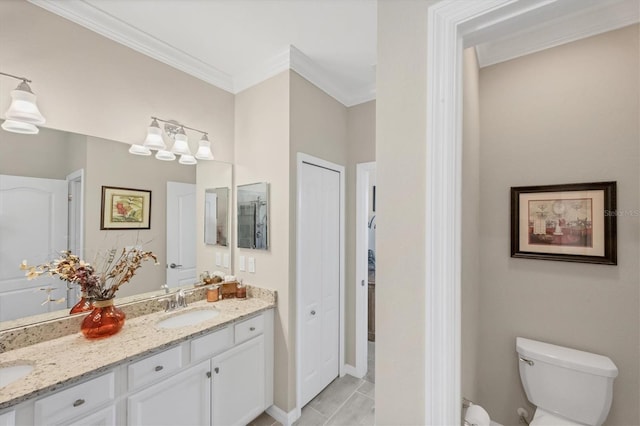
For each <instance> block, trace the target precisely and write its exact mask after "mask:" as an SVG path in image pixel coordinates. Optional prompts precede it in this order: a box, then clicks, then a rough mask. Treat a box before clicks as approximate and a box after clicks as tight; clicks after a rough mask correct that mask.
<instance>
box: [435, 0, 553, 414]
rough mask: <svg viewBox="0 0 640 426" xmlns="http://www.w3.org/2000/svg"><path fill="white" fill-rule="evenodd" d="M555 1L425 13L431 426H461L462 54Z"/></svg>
mask: <svg viewBox="0 0 640 426" xmlns="http://www.w3.org/2000/svg"><path fill="white" fill-rule="evenodd" d="M557 1H559V0H483V1H477V2H460V1H457V0H442V1H439V2H437V3H434V4H433V5H431V6H430V7H429V8H428V11H427V71H428V72H427V76H426V78H427V93H426V99H427V108H426V116H427V123H428V126H427V137H426V147H427V152H426V164H427V168H426V183H427V185H426V188H427V191H426V209H425V223H426V230H425V234H426V235H428V236H429V238H428V239H427V240H426V241H425V244H426V256H425V266H426V275H425V289H426V291H425V300H424V306H425V308H426V315H425V355H426V356H425V358H426V359H425V389H424V390H425V395H426V398H425V406H424V410H425V411H424V413H425V414H424V418H425V423H426V424H429V425H442V424H460V423H461V411H462V410H461V403H462V399H461V381H460V378H461V366H460V360H461V324H462V310H461V282H460V270H461V213H462V209H461V199H462V198H461V194H462V191H461V184H462V66H463V61H462V51H463V48H466V47H472V46H474V45H476V44H478V43H479V42H481V41H487V40H490V39H494V38H495V39H497V38H499V37H501V36H503V35H505V34H509V33H511V32H513V31H514V27H513V25H509V21H510V20H512V19H516V18H522V17H523V16H524V15H525V14H527V13H530V12H533V11H536V10H537V9H540V8H543V7H545V6H549V5H552V4H554V3H556V2H557ZM534 15H535V14H534ZM541 19H543V18H540V17H539V15H538V17H535V16H534V17H533V18H529V20H528V22H529V23H532V24H533V23H536V22H539V21H540V20H541ZM513 22H514V21H511V23H513ZM520 27H521V25H520Z"/></svg>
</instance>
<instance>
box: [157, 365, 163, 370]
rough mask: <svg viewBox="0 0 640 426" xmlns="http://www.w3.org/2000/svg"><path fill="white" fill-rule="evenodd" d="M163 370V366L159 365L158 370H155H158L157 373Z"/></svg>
mask: <svg viewBox="0 0 640 426" xmlns="http://www.w3.org/2000/svg"><path fill="white" fill-rule="evenodd" d="M163 368H164V367H163V366H161V365H157V366H156V368H155V370H156V371H161V370H162V369H163Z"/></svg>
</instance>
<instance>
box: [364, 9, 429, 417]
mask: <svg viewBox="0 0 640 426" xmlns="http://www.w3.org/2000/svg"><path fill="white" fill-rule="evenodd" d="M428 5H429V2H428V1H417V0H398V1H393V2H391V1H379V2H378V65H377V76H376V78H377V101H376V108H377V110H376V164H377V170H376V180H377V189H376V197H377V202H378V203H379V207H378V206H376V207H377V209H376V210H377V213H378V216H377V218H376V220H377V224H378V226H377V229H376V246H377V261H376V266H377V270H376V281H377V282H378V283H380V285H377V286H376V423H377V424H380V425H385V424H393V425H398V424H424V422H425V412H424V401H425V397H426V396H425V362H424V360H425V337H424V336H425V289H424V283H425V268H424V263H425V242H426V237H425V227H424V223H425V210H424V206H425V203H426V200H425V193H426V173H425V169H426V150H425V140H426V130H427V123H426V113H425V111H426V93H427V87H426V75H427V64H426V49H427V31H426V29H427V28H426V17H427V6H428Z"/></svg>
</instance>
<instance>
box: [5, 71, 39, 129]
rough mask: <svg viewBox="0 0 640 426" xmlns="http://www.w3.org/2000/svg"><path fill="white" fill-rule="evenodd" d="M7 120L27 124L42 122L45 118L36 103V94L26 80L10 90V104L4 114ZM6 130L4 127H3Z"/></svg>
mask: <svg viewBox="0 0 640 426" xmlns="http://www.w3.org/2000/svg"><path fill="white" fill-rule="evenodd" d="M4 116H5V118H6V119H7V120H11V121H22V122H23V123H29V124H38V125H39V124H44V122H45V119H44V117H43V116H42V114H40V110H38V106H37V105H36V95H34V94H33V92H31V88H30V87H29V85H28V84H27V82H26V81H23V82H22V83H20V84H19V85H18V87H17V88H16V89H15V90H12V91H11V105H10V106H9V109H8V110H7V112H6V114H5V115H4ZM5 130H6V129H5Z"/></svg>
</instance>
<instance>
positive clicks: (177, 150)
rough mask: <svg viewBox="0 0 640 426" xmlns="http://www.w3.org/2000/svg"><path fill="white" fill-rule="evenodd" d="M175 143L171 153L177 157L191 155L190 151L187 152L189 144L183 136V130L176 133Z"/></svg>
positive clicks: (185, 136)
mask: <svg viewBox="0 0 640 426" xmlns="http://www.w3.org/2000/svg"><path fill="white" fill-rule="evenodd" d="M175 138H176V141H175V143H174V144H173V148H171V152H173V153H174V154H178V155H189V156H190V155H191V151H190V150H189V142H188V139H187V135H185V134H184V130H181V131H178V133H176V136H175Z"/></svg>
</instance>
